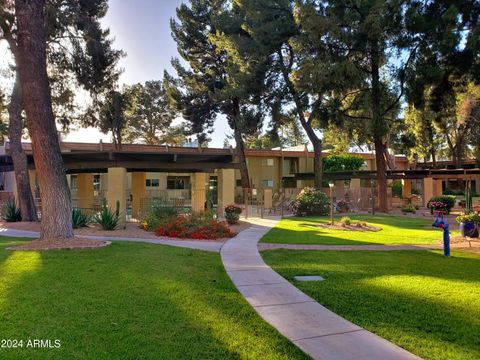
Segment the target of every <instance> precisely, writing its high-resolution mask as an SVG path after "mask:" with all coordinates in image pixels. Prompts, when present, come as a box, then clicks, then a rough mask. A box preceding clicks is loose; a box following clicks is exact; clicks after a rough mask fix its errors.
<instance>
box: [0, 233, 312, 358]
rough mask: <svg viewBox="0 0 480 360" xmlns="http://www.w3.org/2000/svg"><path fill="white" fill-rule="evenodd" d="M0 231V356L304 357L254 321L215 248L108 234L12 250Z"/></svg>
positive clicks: (274, 332)
mask: <svg viewBox="0 0 480 360" xmlns="http://www.w3.org/2000/svg"><path fill="white" fill-rule="evenodd" d="M24 241H25V240H18V239H12V238H5V237H3V238H0V339H22V340H23V341H24V346H25V345H26V341H27V340H28V339H32V340H33V339H51V340H52V341H53V340H55V339H59V340H60V341H61V347H60V348H58V349H55V348H54V349H45V348H40V349H39V348H37V349H32V348H25V347H24V348H19V349H7V348H0V358H1V359H2V360H6V359H15V360H17V359H33V358H34V359H97V360H101V359H240V358H241V359H246V358H248V359H293V358H296V359H297V358H298V359H303V358H306V355H304V354H303V353H302V352H301V351H300V350H298V349H297V348H296V347H295V346H294V345H293V344H291V343H290V342H288V341H287V340H286V339H285V338H284V337H282V336H281V335H280V334H279V333H278V332H276V331H275V330H274V329H273V328H271V327H270V326H269V325H268V324H266V323H265V322H263V321H262V320H261V319H260V317H259V316H258V315H257V314H256V313H255V311H254V310H253V309H252V308H251V307H250V306H249V305H248V304H247V302H246V301H245V300H244V299H243V298H242V296H241V295H240V294H239V293H238V292H237V290H236V289H235V287H234V286H233V284H232V283H231V281H230V279H229V278H228V276H227V275H226V273H225V271H224V269H223V266H222V263H221V260H220V256H219V254H215V253H207V252H202V251H198V250H191V249H183V248H173V247H168V246H162V245H153V244H141V243H128V242H114V243H113V244H112V245H111V246H109V247H106V248H102V249H97V250H56V251H55V250H54V251H46V252H34V251H30V252H20V251H17V252H12V251H7V250H5V247H8V246H12V245H14V244H20V243H23V242H24Z"/></svg>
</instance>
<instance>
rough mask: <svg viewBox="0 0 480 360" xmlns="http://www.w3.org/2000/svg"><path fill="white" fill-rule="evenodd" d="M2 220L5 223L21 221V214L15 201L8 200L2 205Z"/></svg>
mask: <svg viewBox="0 0 480 360" xmlns="http://www.w3.org/2000/svg"><path fill="white" fill-rule="evenodd" d="M2 219H3V220H5V221H7V222H16V221H22V214H21V213H20V208H19V207H18V206H17V202H16V201H15V199H8V200H7V202H6V203H5V204H4V205H3V211H2Z"/></svg>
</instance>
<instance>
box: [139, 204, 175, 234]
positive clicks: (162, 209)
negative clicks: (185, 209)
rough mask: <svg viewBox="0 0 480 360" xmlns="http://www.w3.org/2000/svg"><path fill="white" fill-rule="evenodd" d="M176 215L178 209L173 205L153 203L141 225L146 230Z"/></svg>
mask: <svg viewBox="0 0 480 360" xmlns="http://www.w3.org/2000/svg"><path fill="white" fill-rule="evenodd" d="M177 216H178V209H177V208H175V207H174V206H165V204H162V203H154V204H153V205H152V207H151V208H150V209H149V211H148V213H147V216H146V217H145V219H143V221H142V222H141V227H142V228H143V229H145V230H147V231H153V230H155V229H156V228H157V227H158V226H159V225H161V224H164V223H165V222H168V221H170V220H172V219H175V218H176V217H177Z"/></svg>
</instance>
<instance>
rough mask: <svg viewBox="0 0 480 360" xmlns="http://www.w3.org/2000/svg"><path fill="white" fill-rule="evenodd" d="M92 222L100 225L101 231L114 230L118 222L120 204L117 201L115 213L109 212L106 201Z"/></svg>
mask: <svg viewBox="0 0 480 360" xmlns="http://www.w3.org/2000/svg"><path fill="white" fill-rule="evenodd" d="M93 221H94V222H95V223H97V224H98V225H100V226H101V227H102V229H103V230H115V229H116V228H117V226H118V222H119V221H120V202H119V201H117V206H116V209H115V211H112V210H110V208H109V207H108V206H107V203H106V201H104V202H103V205H102V209H101V210H100V212H99V213H97V214H95V216H94V217H93Z"/></svg>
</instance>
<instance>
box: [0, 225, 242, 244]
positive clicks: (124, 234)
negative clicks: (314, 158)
mask: <svg viewBox="0 0 480 360" xmlns="http://www.w3.org/2000/svg"><path fill="white" fill-rule="evenodd" d="M229 226H230V229H231V230H232V232H233V233H235V234H238V233H239V232H241V231H243V230H245V229H246V228H248V227H250V224H249V223H247V222H245V221H240V222H239V223H238V224H236V225H229ZM1 228H8V229H15V230H26V231H40V223H38V222H5V221H0V229H1ZM74 233H75V235H81V236H107V237H111V238H112V239H115V237H121V238H136V239H157V240H158V239H165V240H190V239H178V238H169V237H165V236H156V235H155V233H153V232H150V231H145V230H143V229H140V228H139V227H138V224H136V223H127V225H126V228H125V229H117V230H113V231H106V230H102V229H101V228H99V227H97V226H95V225H89V226H88V227H85V228H81V229H75V230H74ZM195 241H220V242H224V241H225V239H216V240H196V239H195Z"/></svg>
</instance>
